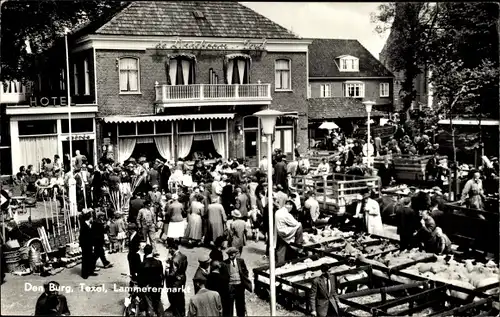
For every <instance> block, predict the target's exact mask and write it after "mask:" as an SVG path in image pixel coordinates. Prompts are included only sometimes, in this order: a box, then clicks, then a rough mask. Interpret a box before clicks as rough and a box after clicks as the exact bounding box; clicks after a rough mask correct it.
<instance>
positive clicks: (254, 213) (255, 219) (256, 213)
mask: <svg viewBox="0 0 500 317" xmlns="http://www.w3.org/2000/svg"><path fill="white" fill-rule="evenodd" d="M248 216H249V217H250V223H251V224H252V236H253V239H254V240H255V241H256V242H257V241H259V228H260V225H261V221H262V213H261V212H260V210H259V209H258V208H257V205H253V206H252V209H251V210H250V211H249V212H248Z"/></svg>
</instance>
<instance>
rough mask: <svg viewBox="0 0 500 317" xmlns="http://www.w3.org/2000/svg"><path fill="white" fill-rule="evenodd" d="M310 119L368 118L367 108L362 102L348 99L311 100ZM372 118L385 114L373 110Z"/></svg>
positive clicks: (309, 100) (309, 101)
mask: <svg viewBox="0 0 500 317" xmlns="http://www.w3.org/2000/svg"><path fill="white" fill-rule="evenodd" d="M307 101H308V103H309V109H308V111H309V112H308V117H309V119H311V120H324V119H337V118H339V119H340V118H364V117H367V113H366V107H365V105H364V104H363V103H362V102H361V100H359V99H356V98H348V97H330V98H310V99H308V100H307ZM370 115H371V116H372V117H382V116H384V113H383V112H380V111H377V110H372V112H371V113H370Z"/></svg>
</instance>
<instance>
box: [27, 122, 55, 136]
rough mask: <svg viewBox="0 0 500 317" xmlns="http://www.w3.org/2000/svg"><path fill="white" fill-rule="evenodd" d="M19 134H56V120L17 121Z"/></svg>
mask: <svg viewBox="0 0 500 317" xmlns="http://www.w3.org/2000/svg"><path fill="white" fill-rule="evenodd" d="M18 128H19V135H42V134H56V133H57V121H56V120H33V121H19V122H18Z"/></svg>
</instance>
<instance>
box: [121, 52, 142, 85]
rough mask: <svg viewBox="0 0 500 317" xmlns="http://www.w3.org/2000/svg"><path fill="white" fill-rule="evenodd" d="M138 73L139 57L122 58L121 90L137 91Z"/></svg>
mask: <svg viewBox="0 0 500 317" xmlns="http://www.w3.org/2000/svg"><path fill="white" fill-rule="evenodd" d="M138 75H139V74H138V66H137V59H135V58H122V59H121V60H120V90H122V91H137V90H138V84H139V78H138Z"/></svg>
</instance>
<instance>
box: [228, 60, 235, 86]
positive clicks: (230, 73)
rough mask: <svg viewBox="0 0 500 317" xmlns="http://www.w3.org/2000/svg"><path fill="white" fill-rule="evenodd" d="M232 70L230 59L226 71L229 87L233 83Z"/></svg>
mask: <svg viewBox="0 0 500 317" xmlns="http://www.w3.org/2000/svg"><path fill="white" fill-rule="evenodd" d="M233 68H234V60H232V59H231V60H229V61H228V62H227V69H226V80H227V84H228V85H231V84H232V83H233Z"/></svg>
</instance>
